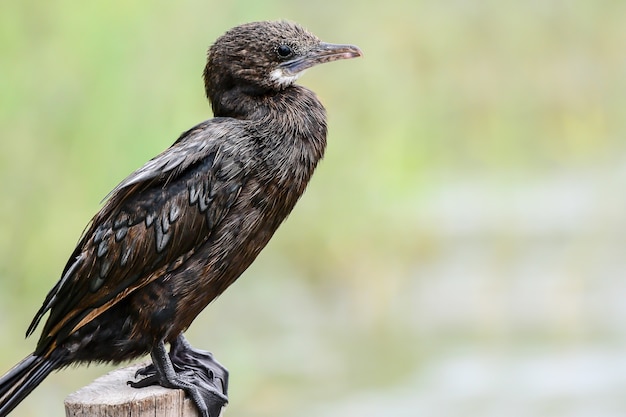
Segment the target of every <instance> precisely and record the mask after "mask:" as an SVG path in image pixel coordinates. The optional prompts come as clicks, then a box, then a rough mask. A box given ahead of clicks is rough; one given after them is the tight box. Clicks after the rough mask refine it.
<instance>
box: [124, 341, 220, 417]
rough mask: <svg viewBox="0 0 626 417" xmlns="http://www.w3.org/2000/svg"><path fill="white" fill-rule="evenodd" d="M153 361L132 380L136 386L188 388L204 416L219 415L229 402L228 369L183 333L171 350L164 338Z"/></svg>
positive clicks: (155, 349)
mask: <svg viewBox="0 0 626 417" xmlns="http://www.w3.org/2000/svg"><path fill="white" fill-rule="evenodd" d="M151 356H152V362H153V363H152V364H151V365H148V366H146V367H144V368H140V369H139V370H137V372H136V373H135V378H138V377H140V376H143V377H144V378H143V379H140V380H139V381H135V382H133V381H129V382H128V384H129V385H130V386H131V387H133V388H143V387H147V386H150V385H161V386H162V387H165V388H177V389H182V390H184V391H185V392H186V393H187V395H188V396H189V397H190V398H191V400H192V401H193V403H194V404H195V405H196V407H197V408H198V411H199V412H200V414H201V415H202V416H203V417H217V416H219V414H220V412H221V410H222V407H223V406H224V405H226V403H228V397H227V391H228V371H227V370H226V368H224V367H223V366H222V365H221V364H219V362H217V361H216V360H215V359H214V358H213V355H212V354H211V353H210V352H206V351H202V350H196V349H193V348H192V347H191V345H190V344H189V343H188V342H187V340H185V338H184V337H183V335H182V334H181V335H180V336H179V337H178V338H177V339H176V340H175V341H174V342H173V343H172V347H171V349H170V353H169V355H168V353H167V352H166V350H165V344H164V343H163V342H160V343H159V344H158V345H157V346H156V347H155V348H154V349H153V351H152V352H151Z"/></svg>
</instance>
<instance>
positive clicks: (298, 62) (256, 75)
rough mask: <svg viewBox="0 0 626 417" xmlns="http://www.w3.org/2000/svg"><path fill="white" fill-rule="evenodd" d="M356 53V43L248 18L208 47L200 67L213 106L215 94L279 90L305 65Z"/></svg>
mask: <svg viewBox="0 0 626 417" xmlns="http://www.w3.org/2000/svg"><path fill="white" fill-rule="evenodd" d="M360 55H361V51H360V49H359V48H357V47H356V46H352V45H336V44H329V43H325V42H322V41H320V39H318V38H317V37H316V36H315V35H313V34H312V33H310V32H309V31H307V30H306V29H304V28H302V27H301V26H299V25H297V24H294V23H290V22H286V21H275V22H254V23H247V24H244V25H241V26H237V27H234V28H233V29H230V30H229V31H228V32H226V33H225V34H224V35H222V36H221V37H220V38H218V39H217V40H216V41H215V43H214V44H213V46H211V47H210V48H209V52H208V57H207V64H206V67H205V70H204V82H205V88H206V93H207V97H208V98H209V100H211V101H212V102H213V105H214V107H215V104H216V103H215V99H217V98H218V97H216V95H220V96H221V95H223V94H225V93H227V92H228V91H232V93H235V94H242V93H243V94H248V95H262V94H267V93H268V92H271V91H279V90H282V89H284V88H287V87H289V86H290V85H292V84H293V83H294V82H295V81H296V80H297V79H298V77H299V76H300V75H301V74H302V73H303V72H304V71H305V70H306V69H307V68H310V67H312V66H314V65H317V64H322V63H325V62H331V61H335V60H338V59H348V58H355V57H358V56H360ZM220 98H221V97H220Z"/></svg>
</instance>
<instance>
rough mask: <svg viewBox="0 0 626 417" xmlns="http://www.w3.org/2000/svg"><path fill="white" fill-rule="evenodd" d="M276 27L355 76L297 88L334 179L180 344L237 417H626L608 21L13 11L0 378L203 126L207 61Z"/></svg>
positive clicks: (316, 188) (5, 58)
mask: <svg viewBox="0 0 626 417" xmlns="http://www.w3.org/2000/svg"><path fill="white" fill-rule="evenodd" d="M279 18H286V19H289V20H294V21H297V22H299V23H301V24H303V25H304V26H306V27H308V28H309V29H311V30H312V31H313V32H315V33H316V34H317V35H319V36H320V37H321V38H323V39H324V40H326V41H329V42H338V43H354V44H356V45H359V46H360V47H361V48H362V49H363V51H364V53H365V56H364V57H363V58H362V59H359V60H353V61H345V62H339V63H334V64H331V65H328V66H323V67H319V68H315V69H314V70H311V71H309V72H308V73H307V74H306V75H305V76H304V77H303V78H301V83H302V84H304V85H306V86H308V87H310V88H311V89H313V90H314V91H316V92H317V93H318V95H319V96H320V97H321V99H322V101H323V102H324V103H325V105H326V107H327V109H328V112H329V138H328V140H329V146H328V150H327V154H326V158H325V160H324V161H323V163H322V164H321V165H320V166H319V168H318V171H317V173H316V175H315V176H314V178H313V181H312V183H311V185H310V187H309V189H308V191H307V193H306V195H305V196H304V197H303V198H302V200H301V202H300V204H299V205H298V206H297V207H296V210H295V211H294V213H293V214H292V215H291V216H290V218H289V219H288V221H287V222H286V223H285V224H284V225H283V226H282V227H281V229H280V230H279V231H278V233H277V234H276V236H275V238H274V239H273V240H272V242H271V243H270V244H269V246H268V247H267V249H266V250H265V251H264V252H263V253H262V254H261V256H260V257H259V258H258V260H257V262H256V263H255V264H254V265H253V266H252V267H251V268H250V269H249V270H248V271H247V272H246V273H245V274H244V276H243V277H242V279H240V280H239V281H238V282H237V283H236V284H235V285H233V287H231V288H230V289H229V291H227V292H226V293H225V294H224V295H223V296H222V297H221V298H220V299H219V300H217V302H215V303H214V304H213V305H211V306H210V307H209V308H208V309H207V310H205V312H204V313H203V314H202V315H201V316H200V317H199V318H198V319H197V320H196V321H195V323H194V325H193V326H192V328H191V329H190V331H189V333H188V337H189V339H190V340H191V342H192V343H193V344H194V345H196V346H197V347H202V348H206V349H209V350H211V351H213V352H214V353H215V354H216V356H217V358H218V359H219V360H220V361H221V362H222V363H224V364H225V365H227V366H228V368H229V369H230V371H231V392H230V394H231V395H230V399H231V404H230V405H229V406H228V408H227V409H226V413H225V415H226V416H230V417H270V416H271V417H281V416H285V417H287V416H303V417H312V416H324V417H335V416H336V417H350V416H359V417H374V416H376V417H379V416H381V415H389V416H399V417H404V416H406V417H412V416H437V417H448V416H450V417H452V416H455V417H456V416H459V417H461V416H462V417H471V416H481V417H485V416H503V415H504V416H508V417H515V416H531V415H532V416H568V417H570V416H580V417H582V416H584V417H587V416H588V417H599V416H602V417H609V416H623V415H626V395H625V393H626V327H625V325H624V316H625V314H626V302H625V300H624V295H625V294H626V280H625V279H624V271H626V192H625V191H624V190H625V189H626V2H623V1H618V0H614V1H611V0H599V1H589V0H570V1H555V0H548V1H526V2H517V1H512V0H508V1H500V0H498V1H496V0H486V1H472V0H440V1H433V0H390V1H385V2H380V1H378V2H375V1H367V0H365V1H362V2H358V3H356V2H340V1H330V0H318V1H315V2H311V1H286V0H283V1H280V0H274V1H267V2H254V1H232V2H225V1H223V2H216V1H208V0H184V1H180V2H171V1H163V0H161V1H146V0H143V1H134V2H127V1H121V0H109V1H92V2H79V1H73V0H52V1H48V2H40V1H31V0H27V1H17V0H5V1H3V2H2V4H1V5H0V141H1V150H0V195H1V198H0V334H1V335H2V343H1V344H0V370H1V371H2V372H4V371H5V370H7V369H9V367H11V366H12V365H13V364H14V363H16V362H17V361H18V360H20V359H21V358H22V357H24V356H25V355H26V354H28V353H29V352H31V351H32V349H33V347H34V345H35V343H36V338H37V336H38V333H36V337H33V338H31V339H29V340H24V339H23V334H24V331H25V329H26V327H27V325H28V324H29V322H30V320H31V318H32V316H33V315H34V313H35V312H36V310H37V309H38V308H39V306H40V303H41V302H42V301H43V298H44V296H45V295H46V293H47V291H48V290H49V289H50V288H51V287H52V285H53V284H54V283H55V282H56V280H57V279H58V278H59V274H60V271H61V270H62V268H63V266H64V264H65V262H66V260H67V257H68V256H69V254H70V253H71V252H72V250H73V247H74V245H75V243H76V242H77V240H78V238H79V236H80V234H81V232H82V230H83V227H84V226H85V225H86V224H87V222H88V221H89V219H90V218H91V216H92V215H93V214H94V213H95V212H96V211H97V210H98V209H99V207H101V205H100V201H101V199H102V198H103V197H104V196H105V195H106V194H107V193H108V191H109V190H110V189H111V188H113V187H114V186H115V185H116V184H117V183H118V182H119V181H121V180H122V179H123V178H124V177H125V176H126V175H127V174H128V173H130V172H131V171H133V170H134V169H135V168H137V167H139V166H140V165H142V164H143V163H144V162H145V161H146V160H148V159H149V158H151V157H152V156H154V155H155V154H157V153H159V152H160V151H161V150H163V149H164V148H166V147H167V146H169V145H170V144H171V143H172V142H173V141H174V140H175V139H176V138H177V136H178V135H179V134H180V133H181V132H182V131H184V130H186V129H188V128H189V127H191V126H193V125H194V124H196V123H198V122H200V121H202V120H204V119H207V118H209V117H211V114H210V108H209V106H208V104H207V103H206V101H205V98H204V96H203V85H202V81H201V72H202V69H203V66H204V60H205V51H206V48H207V47H208V46H209V45H210V44H211V43H212V42H213V41H214V40H215V38H216V37H218V36H219V35H221V34H222V33H223V32H224V31H226V30H227V29H229V28H230V27H232V26H235V25H237V24H240V23H243V22H248V21H253V20H264V19H279ZM110 369H111V368H109V367H105V366H91V367H89V368H86V367H81V368H77V369H68V370H65V371H63V372H61V373H57V374H54V375H52V376H51V377H50V378H48V379H47V380H46V381H45V382H44V383H43V384H42V385H41V386H40V388H39V389H37V390H36V391H35V392H34V393H33V394H32V395H31V396H30V397H29V398H27V399H26V400H25V401H24V403H23V404H22V405H21V406H20V407H19V408H18V409H16V411H15V412H14V414H13V415H15V416H20V417H30V416H61V415H63V414H64V411H63V398H64V397H65V396H66V395H67V394H69V393H70V392H71V391H73V390H76V389H78V388H80V387H81V386H83V385H85V384H87V383H88V382H90V381H91V380H92V379H93V378H95V377H97V376H99V375H102V374H104V373H105V372H107V371H108V370H110Z"/></svg>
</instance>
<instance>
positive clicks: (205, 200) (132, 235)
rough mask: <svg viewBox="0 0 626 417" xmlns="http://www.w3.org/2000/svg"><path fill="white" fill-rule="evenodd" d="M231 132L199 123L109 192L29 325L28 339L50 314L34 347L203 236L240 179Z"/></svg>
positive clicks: (237, 133) (173, 261) (232, 127)
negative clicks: (59, 277)
mask: <svg viewBox="0 0 626 417" xmlns="http://www.w3.org/2000/svg"><path fill="white" fill-rule="evenodd" d="M236 127H237V125H236V124H233V123H221V122H220V121H219V120H216V119H213V121H209V122H205V123H203V124H201V125H198V126H197V127H196V128H194V129H191V130H190V131H188V132H186V133H184V134H183V135H182V136H181V138H180V139H179V140H178V141H176V143H175V144H174V145H172V146H171V147H170V148H169V149H167V150H166V151H165V152H163V153H162V154H160V155H159V156H157V157H155V158H154V159H152V160H150V161H149V162H147V163H146V164H145V165H144V166H143V167H141V168H140V169H138V170H137V171H135V172H134V173H132V174H131V175H130V176H129V177H128V178H126V179H125V180H124V181H122V182H121V183H120V184H119V185H118V186H117V187H116V188H115V189H114V190H113V191H112V192H111V194H110V195H109V199H108V200H107V202H106V204H105V205H104V207H103V208H102V210H100V212H99V213H98V214H96V216H95V217H94V218H93V219H92V221H91V223H90V225H89V226H88V227H87V229H86V231H85V232H84V234H83V236H82V238H81V239H80V241H79V243H78V245H77V247H76V249H75V250H74V253H73V254H72V257H71V258H70V260H69V261H68V263H67V265H66V267H65V269H64V271H63V274H62V277H61V279H60V280H59V282H58V283H57V284H56V285H55V286H54V288H52V290H51V291H50V293H49V294H48V296H47V297H46V299H45V301H44V303H43V305H42V307H41V309H40V310H39V311H38V312H37V314H36V315H35V318H34V319H33V321H32V323H31V325H30V327H29V328H28V331H27V335H30V334H31V333H32V332H33V331H34V329H35V327H36V326H37V324H38V323H39V321H40V320H41V319H42V317H43V316H44V315H45V314H46V312H48V311H50V317H49V318H48V320H47V322H46V325H45V327H44V330H43V332H42V336H41V339H40V341H39V345H38V348H43V347H44V346H46V345H49V344H50V341H51V339H56V340H60V339H63V338H64V337H66V336H67V335H69V334H71V333H72V332H74V331H76V330H77V329H78V328H80V327H82V325H83V324H84V323H85V320H86V319H87V318H89V317H92V316H94V314H95V315H97V314H99V312H102V311H103V310H106V309H107V308H109V307H110V306H111V305H113V304H115V303H117V301H119V300H120V299H123V298H124V297H125V296H127V295H128V294H130V293H131V292H132V291H134V290H136V289H137V288H140V287H142V286H144V285H146V284H148V283H149V282H151V281H152V280H154V279H156V278H158V277H159V276H160V275H161V274H162V273H163V272H165V271H167V269H168V268H172V267H173V266H174V265H177V263H180V262H181V261H182V260H184V259H186V257H187V256H189V255H190V253H193V250H194V248H196V247H197V246H199V245H200V244H202V243H203V242H204V241H206V240H207V239H208V238H209V236H210V235H211V232H212V231H213V230H214V228H215V226H216V225H217V224H219V223H220V221H221V220H222V219H223V218H224V216H225V215H226V213H227V212H228V210H229V209H230V207H231V206H232V204H233V203H234V202H235V201H236V199H237V196H238V195H239V192H240V190H241V188H242V186H243V182H244V178H245V176H246V175H245V174H246V160H247V159H248V160H249V158H246V155H241V154H235V153H234V152H233V147H231V146H230V142H231V141H232V140H233V139H232V138H234V137H241V135H242V132H241V129H237V128H236Z"/></svg>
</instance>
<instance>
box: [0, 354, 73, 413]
mask: <svg viewBox="0 0 626 417" xmlns="http://www.w3.org/2000/svg"><path fill="white" fill-rule="evenodd" d="M62 362H63V357H62V356H61V355H55V352H53V353H52V355H51V356H50V357H44V356H36V355H30V356H27V357H26V358H24V359H23V360H22V361H21V362H20V363H18V364H17V365H15V366H14V367H13V369H11V370H10V371H9V372H7V373H6V374H5V375H4V376H3V377H2V378H0V417H4V416H6V415H7V414H9V413H10V412H11V410H13V409H14V408H15V407H16V406H17V405H18V404H19V403H20V402H22V400H23V399H24V398H26V396H27V395H28V394H30V393H31V392H32V390H34V389H35V388H36V387H37V385H39V384H40V383H41V381H43V380H44V378H45V377H47V376H48V375H49V374H50V372H52V371H53V370H55V369H56V368H58V367H59V365H60V364H61V363H62Z"/></svg>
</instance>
